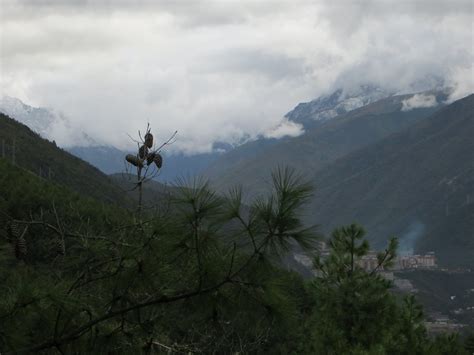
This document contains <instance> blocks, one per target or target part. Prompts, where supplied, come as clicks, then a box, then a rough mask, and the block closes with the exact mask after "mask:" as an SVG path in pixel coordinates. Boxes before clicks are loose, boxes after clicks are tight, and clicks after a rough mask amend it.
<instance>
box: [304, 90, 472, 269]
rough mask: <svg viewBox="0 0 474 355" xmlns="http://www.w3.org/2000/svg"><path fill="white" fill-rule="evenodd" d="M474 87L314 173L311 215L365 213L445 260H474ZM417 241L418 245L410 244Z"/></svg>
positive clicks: (375, 231) (373, 230)
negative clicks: (460, 98) (375, 141)
mask: <svg viewBox="0 0 474 355" xmlns="http://www.w3.org/2000/svg"><path fill="white" fill-rule="evenodd" d="M473 137H474V95H470V96H468V97H466V98H464V99H462V100H459V101H457V102H454V103H453V104H451V105H449V106H447V107H445V108H443V109H441V110H440V111H439V112H437V113H435V114H433V115H432V116H430V117H429V118H427V119H424V120H422V121H420V122H419V123H417V124H415V125H413V126H411V127H409V128H408V129H406V130H404V131H402V132H400V133H398V134H395V135H392V136H390V137H388V138H386V139H385V140H382V141H380V142H378V143H375V144H372V145H370V146H368V147H365V148H363V149H361V150H359V151H356V152H354V153H352V154H350V155H348V156H345V157H343V158H341V159H340V160H338V161H336V162H335V163H334V164H332V165H330V166H328V167H326V169H323V170H321V171H318V172H316V173H315V174H313V177H312V180H313V181H314V183H315V184H316V186H317V188H318V189H317V193H316V197H315V199H314V201H313V203H312V208H311V211H312V213H311V216H310V217H309V220H311V221H312V222H314V221H318V222H320V223H322V224H323V226H324V227H325V230H326V231H330V230H331V228H333V227H334V226H336V225H338V224H341V223H348V222H351V221H358V222H359V223H362V224H364V225H365V226H367V228H368V230H369V231H370V233H369V238H370V239H371V240H373V241H375V242H377V243H378V245H379V246H380V245H381V244H383V243H384V241H385V238H386V236H387V235H397V236H399V237H400V239H401V240H400V241H401V243H402V245H403V244H404V243H406V244H411V247H413V248H414V249H415V250H418V251H430V250H434V251H436V253H437V255H438V256H439V258H440V262H441V263H442V264H444V265H453V266H460V265H464V266H466V265H468V266H470V267H472V266H473V265H474V199H473V196H474V139H473ZM409 246H410V245H409Z"/></svg>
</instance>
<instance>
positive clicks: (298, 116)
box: [285, 85, 393, 128]
mask: <svg viewBox="0 0 474 355" xmlns="http://www.w3.org/2000/svg"><path fill="white" fill-rule="evenodd" d="M391 95H393V93H390V92H387V91H385V90H383V89H381V88H379V87H376V86H372V85H362V86H360V87H358V88H356V89H352V90H343V89H338V90H336V91H334V92H333V93H331V94H328V95H323V96H320V97H318V98H317V99H315V100H312V101H310V102H305V103H300V104H298V105H297V106H296V107H295V108H294V109H293V110H292V111H290V112H288V113H287V114H286V115H285V117H286V118H288V120H290V121H293V122H296V123H300V124H302V125H303V126H304V127H305V128H307V127H309V126H312V125H314V124H315V123H316V122H317V121H325V120H328V119H331V118H333V117H336V116H338V115H341V114H344V113H347V112H349V111H352V110H355V109H357V108H360V107H363V106H366V105H368V104H370V103H372V102H375V101H378V100H381V99H383V98H386V97H389V96H391Z"/></svg>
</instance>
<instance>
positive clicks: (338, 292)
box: [0, 159, 472, 354]
mask: <svg viewBox="0 0 474 355" xmlns="http://www.w3.org/2000/svg"><path fill="white" fill-rule="evenodd" d="M272 181H273V185H272V186H273V188H272V189H271V190H270V192H271V195H269V196H268V198H265V199H257V200H256V201H255V202H253V203H252V204H251V206H250V209H249V210H245V211H244V210H243V206H242V196H241V193H240V192H239V191H238V190H235V191H234V192H233V193H232V194H231V195H229V196H227V197H225V198H224V197H220V196H218V195H217V194H215V193H214V192H213V191H212V190H210V188H209V185H208V184H207V183H205V182H198V183H194V184H193V185H183V186H177V187H176V191H175V196H174V198H173V199H171V200H170V203H171V204H172V208H170V209H161V210H154V211H153V213H146V214H144V215H143V216H142V218H138V217H136V216H134V215H133V214H130V213H129V212H127V211H125V210H123V209H121V208H117V207H111V206H110V205H106V204H103V203H100V202H97V201H95V200H93V199H91V198H86V197H83V196H80V195H79V194H77V193H76V192H72V191H70V190H69V189H66V188H64V187H60V186H58V185H54V184H52V183H51V182H50V181H47V180H45V179H41V178H39V177H38V176H36V175H34V174H31V173H29V172H27V171H25V170H24V169H20V168H18V167H15V166H12V165H11V164H9V163H7V162H6V161H5V160H4V159H1V160H0V187H1V190H0V191H1V198H0V222H1V224H0V262H1V265H0V283H1V295H2V297H1V298H0V319H1V320H2V328H1V329H0V351H1V352H2V354H3V353H5V354H10V353H40V354H55V353H58V354H59V353H103V352H113V353H118V354H130V353H153V354H154V353H163V352H171V353H183V352H186V353H235V352H241V353H295V354H303V353H307V354H309V353H311V354H312V353H354V354H355V353H357V354H363V353H364V354H365V353H367V354H369V353H387V354H394V353H397V354H399V353H412V351H415V352H416V353H420V354H445V353H458V354H464V353H466V354H467V353H468V351H471V350H472V339H470V338H468V339H466V341H464V340H461V339H460V338H459V337H457V336H449V337H448V336H440V337H437V338H435V339H431V338H430V337H428V336H427V333H426V330H425V328H424V326H423V314H422V311H421V308H420V307H419V306H418V305H417V304H416V302H415V301H414V299H413V298H406V299H405V300H398V299H397V298H395V297H394V296H392V295H391V293H390V292H389V290H390V287H391V283H390V282H389V281H386V280H384V279H382V278H381V277H380V276H378V275H377V274H373V273H367V272H365V271H364V270H362V269H360V268H359V267H358V266H357V264H355V263H356V262H357V260H358V259H359V258H361V257H363V256H364V255H365V254H366V252H367V251H368V248H369V246H368V244H367V242H366V241H364V240H363V236H364V231H363V229H362V228H360V227H359V226H357V225H352V226H347V227H344V228H339V229H337V230H335V231H334V233H333V235H332V242H331V250H332V251H331V256H330V257H329V258H326V259H319V258H316V259H315V265H316V267H317V269H319V270H320V271H321V273H322V275H323V276H322V277H320V278H317V279H315V280H311V281H308V282H304V281H303V280H302V279H301V277H300V276H298V275H297V274H294V273H291V272H288V271H284V270H282V269H280V268H279V267H277V266H276V265H277V264H276V262H277V261H278V260H279V258H280V257H281V256H283V255H285V253H286V252H287V251H288V250H289V247H290V246H291V245H295V244H298V245H299V246H300V247H301V248H303V250H308V251H310V250H313V248H314V243H315V242H316V241H317V240H318V237H317V233H316V231H315V230H314V229H308V228H307V227H305V226H304V225H303V223H302V221H301V220H300V218H299V215H300V214H301V213H302V211H303V210H304V206H305V202H307V201H308V198H309V196H310V193H311V188H310V186H309V185H308V184H307V183H305V182H304V181H303V180H302V179H301V177H298V176H297V175H296V174H295V173H294V172H292V171H291V170H280V171H277V172H276V173H275V174H274V175H273V178H272ZM302 209H303V210H302ZM229 222H232V223H231V224H230V225H232V226H233V228H231V229H229ZM349 245H352V248H350V247H348V246H349ZM395 251H396V241H395V240H393V241H391V242H390V244H389V246H388V248H387V251H386V252H385V253H383V254H381V255H380V259H379V262H380V267H384V268H387V267H389V265H390V263H391V262H392V260H393V258H394V256H395ZM336 280H337V282H336ZM468 349H471V350H468Z"/></svg>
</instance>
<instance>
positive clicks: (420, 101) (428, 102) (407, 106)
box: [402, 94, 438, 111]
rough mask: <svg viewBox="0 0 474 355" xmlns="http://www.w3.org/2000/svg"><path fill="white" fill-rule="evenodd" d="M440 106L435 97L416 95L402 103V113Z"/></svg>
mask: <svg viewBox="0 0 474 355" xmlns="http://www.w3.org/2000/svg"><path fill="white" fill-rule="evenodd" d="M437 104H438V102H437V101H436V96H435V95H425V94H415V95H413V96H412V97H410V98H408V99H405V100H403V101H402V111H411V110H413V109H416V108H428V107H434V106H436V105H437Z"/></svg>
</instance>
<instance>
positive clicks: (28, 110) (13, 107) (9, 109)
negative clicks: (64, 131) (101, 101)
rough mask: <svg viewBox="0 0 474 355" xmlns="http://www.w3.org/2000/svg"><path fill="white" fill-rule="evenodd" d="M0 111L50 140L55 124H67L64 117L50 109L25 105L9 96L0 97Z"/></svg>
mask: <svg viewBox="0 0 474 355" xmlns="http://www.w3.org/2000/svg"><path fill="white" fill-rule="evenodd" d="M0 112H3V113H4V114H6V115H8V116H10V117H13V118H14V119H16V120H17V121H19V122H21V123H23V124H25V125H27V126H28V127H29V128H31V129H32V130H33V131H35V132H36V133H38V134H40V135H41V136H43V137H44V138H47V139H50V140H52V139H54V137H53V136H52V135H53V131H54V127H55V126H56V125H58V124H59V125H61V126H66V125H67V122H66V119H65V118H64V117H63V116H61V115H59V114H57V113H55V112H53V111H52V110H49V109H46V108H43V107H32V106H29V105H26V104H24V103H23V102H22V101H20V100H19V99H16V98H13V97H10V96H3V97H0Z"/></svg>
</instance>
